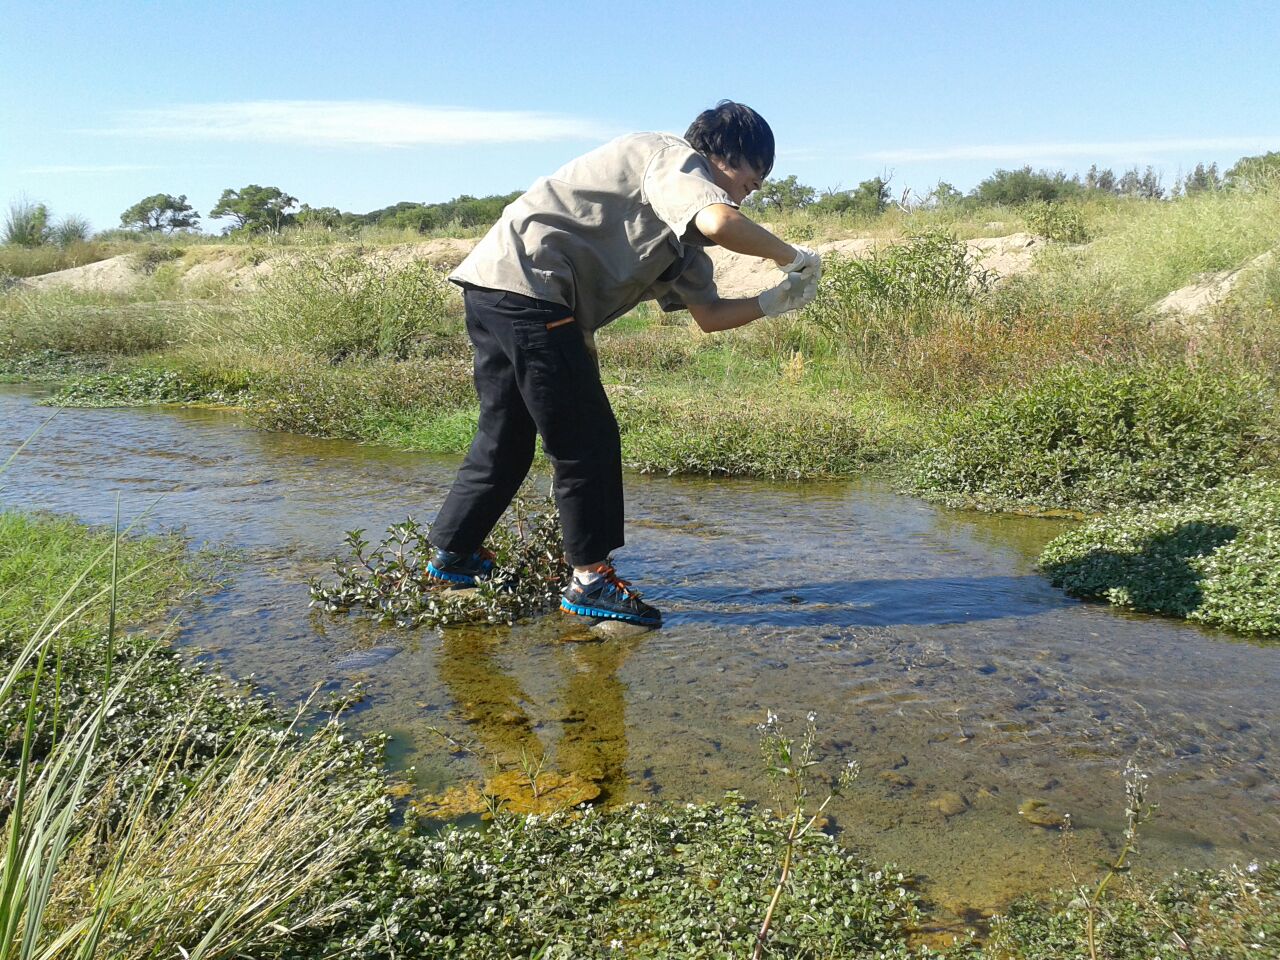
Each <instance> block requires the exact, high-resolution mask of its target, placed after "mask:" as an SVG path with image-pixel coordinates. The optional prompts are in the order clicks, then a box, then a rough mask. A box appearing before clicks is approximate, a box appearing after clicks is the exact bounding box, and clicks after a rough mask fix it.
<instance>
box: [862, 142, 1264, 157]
mask: <svg viewBox="0 0 1280 960" xmlns="http://www.w3.org/2000/svg"><path fill="white" fill-rule="evenodd" d="M1277 145H1280V136H1273V137H1265V136H1253V137H1201V138H1184V139H1171V140H1102V141H1097V142H1093V143H1087V142H1075V141H1065V142H1060V143H987V144H978V145H973V146H956V147H937V148H914V147H905V148H902V149H899V150H876V151H873V152H871V153H864V154H861V155H860V156H859V157H858V159H860V160H875V161H878V162H880V163H912V162H915V161H925V160H1011V161H1019V160H1023V161H1029V160H1052V159H1056V158H1058V157H1098V158H1113V157H1122V158H1127V159H1137V158H1144V157H1153V156H1160V155H1163V154H1170V153H1186V152H1188V151H1192V150H1200V151H1204V152H1211V151H1217V150H1265V149H1272V150H1274V149H1275V148H1276V146H1277Z"/></svg>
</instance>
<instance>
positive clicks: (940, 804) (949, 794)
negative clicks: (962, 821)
mask: <svg viewBox="0 0 1280 960" xmlns="http://www.w3.org/2000/svg"><path fill="white" fill-rule="evenodd" d="M929 806H931V807H933V809H935V810H937V811H938V812H939V813H940V814H942V815H943V817H945V818H946V819H948V820H950V819H951V818H952V817H955V816H959V815H960V814H962V813H964V812H965V811H966V810H968V809H969V801H968V800H966V799H965V798H964V797H963V796H962V795H961V794H958V793H956V792H955V791H954V790H948V791H946V792H945V793H940V794H939V795H938V796H937V797H936V798H934V799H933V800H930V801H929Z"/></svg>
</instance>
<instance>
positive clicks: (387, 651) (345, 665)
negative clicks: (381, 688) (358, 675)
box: [333, 647, 400, 673]
mask: <svg viewBox="0 0 1280 960" xmlns="http://www.w3.org/2000/svg"><path fill="white" fill-rule="evenodd" d="M399 652H400V648H399V647H370V648H369V649H368V650H357V651H355V652H354V653H349V654H347V655H346V656H345V657H343V658H342V659H341V660H339V661H338V662H337V663H335V664H334V665H333V672H334V673H350V672H351V671H352V670H368V669H370V668H372V667H376V666H378V664H380V663H386V662H387V661H388V660H390V659H391V658H392V657H394V656H395V655H396V654H397V653H399Z"/></svg>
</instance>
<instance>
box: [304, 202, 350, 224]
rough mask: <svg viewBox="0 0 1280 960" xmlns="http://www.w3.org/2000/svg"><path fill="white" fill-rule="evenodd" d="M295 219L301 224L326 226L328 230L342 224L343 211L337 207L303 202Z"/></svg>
mask: <svg viewBox="0 0 1280 960" xmlns="http://www.w3.org/2000/svg"><path fill="white" fill-rule="evenodd" d="M294 219H296V220H297V222H298V223H299V224H303V225H307V226H309V225H312V224H314V225H315V226H318V227H324V228H325V229H327V230H334V229H336V228H338V227H340V226H342V222H343V216H342V211H341V210H339V209H338V208H337V207H311V206H308V205H307V204H305V203H304V204H303V205H302V207H301V208H300V209H299V210H298V212H297V214H296V215H295V217H294Z"/></svg>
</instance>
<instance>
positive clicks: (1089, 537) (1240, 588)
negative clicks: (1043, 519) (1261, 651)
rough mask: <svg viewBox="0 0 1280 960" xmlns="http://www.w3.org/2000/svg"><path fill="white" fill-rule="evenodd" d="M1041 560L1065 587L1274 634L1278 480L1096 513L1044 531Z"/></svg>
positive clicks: (1279, 585)
mask: <svg viewBox="0 0 1280 960" xmlns="http://www.w3.org/2000/svg"><path fill="white" fill-rule="evenodd" d="M1040 565H1041V567H1042V568H1043V569H1044V571H1045V573H1046V575H1047V576H1048V577H1049V579H1050V580H1051V581H1052V582H1053V584H1054V586H1058V587H1063V588H1064V589H1066V591H1067V592H1068V593H1070V594H1072V595H1073V596H1077V597H1085V598H1088V599H1095V600H1106V601H1108V602H1110V603H1114V604H1117V605H1120V606H1125V607H1132V608H1134V609H1135V610H1143V611H1146V612H1148V613H1163V614H1170V615H1172V616H1177V617H1186V618H1187V619H1189V620H1197V621H1199V622H1201V623H1208V624H1214V625H1216V626H1223V627H1229V628H1231V629H1233V630H1241V631H1247V632H1254V633H1264V634H1273V635H1274V634H1280V481H1278V480H1277V479H1276V478H1275V477H1266V476H1262V475H1258V476H1253V477H1245V478H1241V479H1239V480H1234V481H1231V482H1229V483H1225V484H1223V485H1222V486H1220V487H1218V488H1217V489H1215V490H1211V491H1209V492H1208V493H1205V494H1202V495H1200V496H1198V497H1195V498H1193V499H1191V500H1188V501H1185V502H1183V503H1181V504H1174V505H1170V504H1163V503H1162V504H1147V505H1144V506H1141V507H1136V508H1132V509H1130V510H1127V511H1124V512H1121V513H1117V514H1112V515H1109V516H1105V517H1101V518H1099V519H1096V520H1093V521H1091V522H1089V523H1087V524H1085V525H1084V526H1082V527H1079V528H1077V529H1075V530H1072V531H1070V532H1069V533H1066V534H1063V535H1062V536H1060V537H1058V538H1057V539H1055V540H1053V541H1052V542H1051V543H1050V544H1049V545H1048V546H1047V547H1045V550H1044V553H1043V554H1042V555H1041V557H1040Z"/></svg>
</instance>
